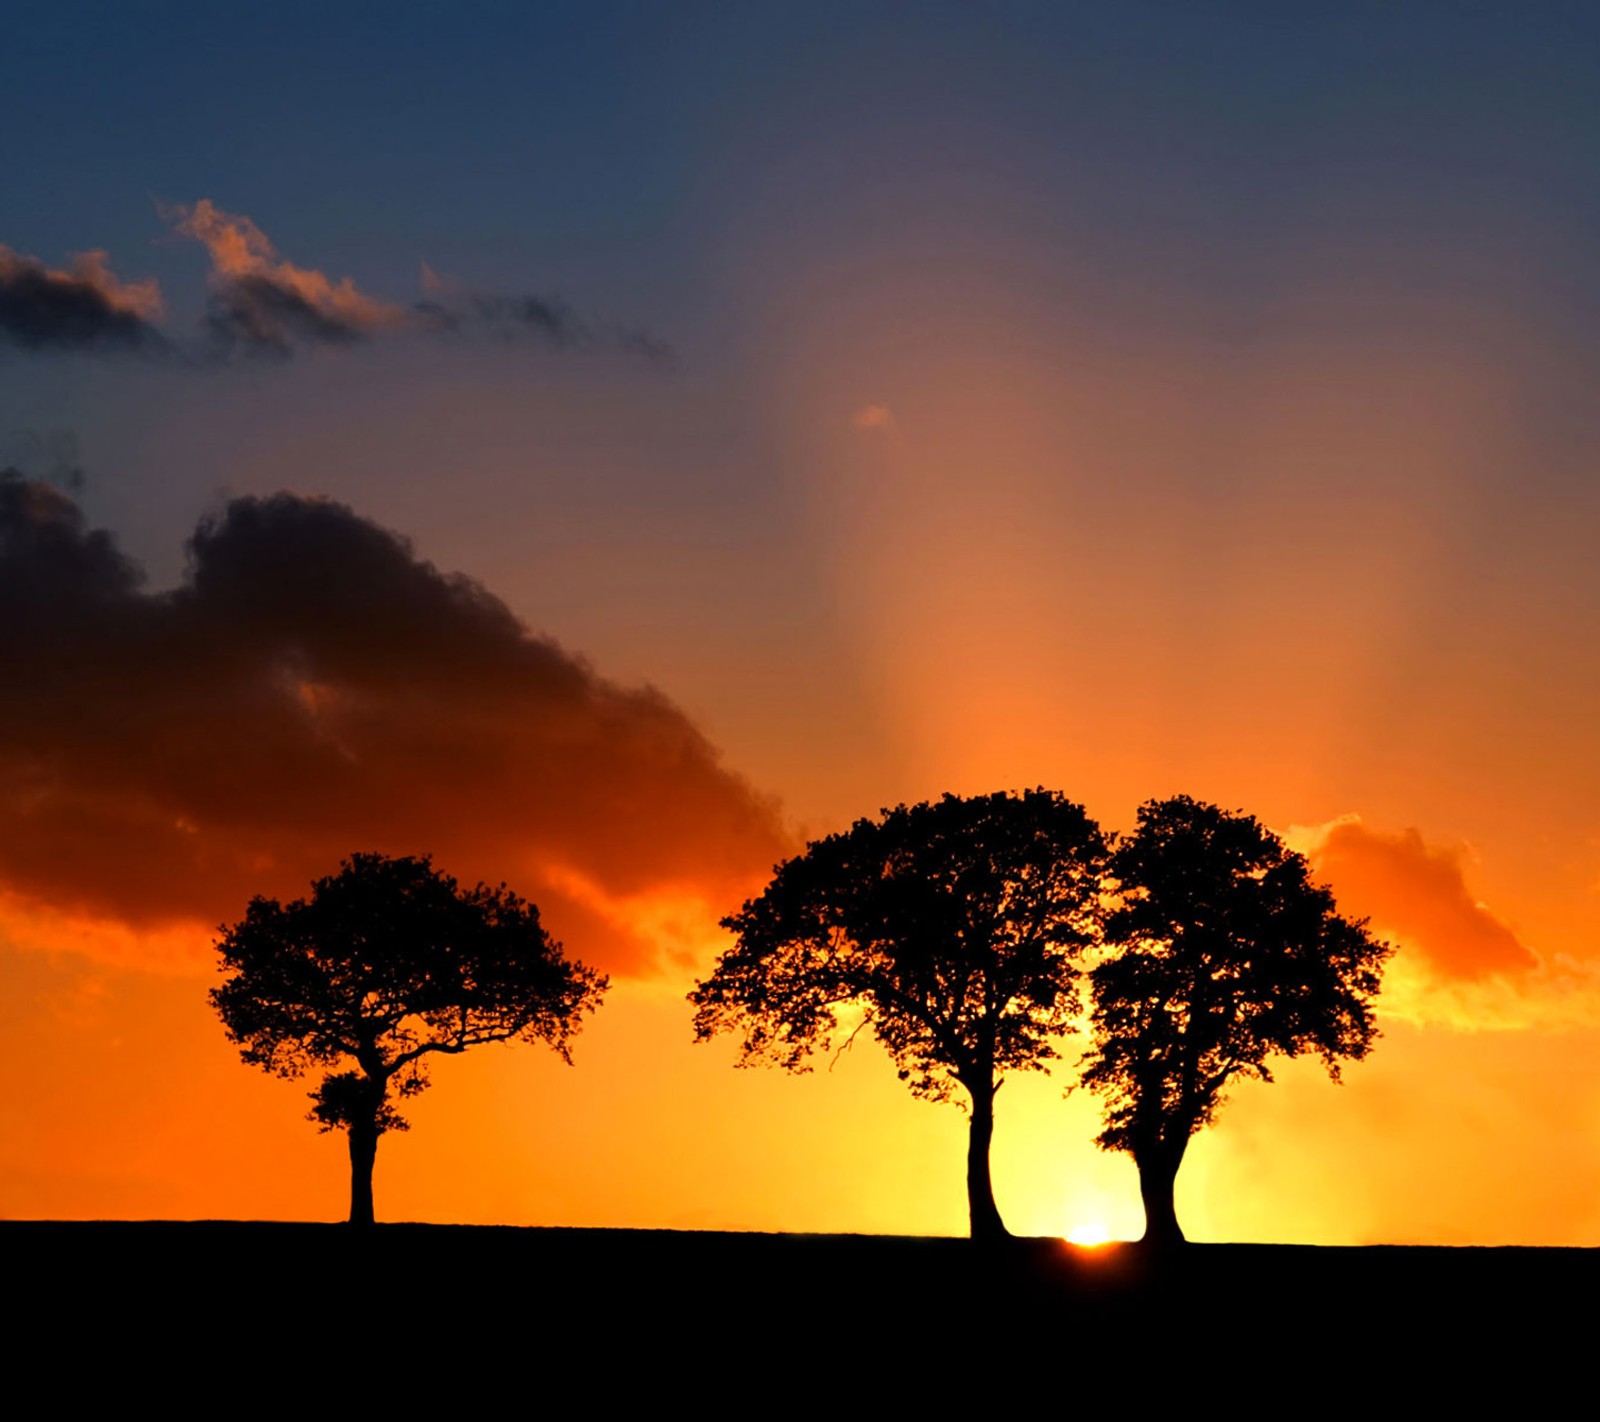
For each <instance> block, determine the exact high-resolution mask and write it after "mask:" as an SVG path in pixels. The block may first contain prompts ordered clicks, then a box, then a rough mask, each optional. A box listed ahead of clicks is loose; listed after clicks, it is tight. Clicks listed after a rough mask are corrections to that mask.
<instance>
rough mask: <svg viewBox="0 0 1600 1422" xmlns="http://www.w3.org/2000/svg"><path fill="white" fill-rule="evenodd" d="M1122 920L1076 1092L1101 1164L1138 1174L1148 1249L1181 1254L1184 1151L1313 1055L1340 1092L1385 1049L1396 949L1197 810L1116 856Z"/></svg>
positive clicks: (1165, 808) (1097, 995) (1269, 848)
mask: <svg viewBox="0 0 1600 1422" xmlns="http://www.w3.org/2000/svg"><path fill="white" fill-rule="evenodd" d="M1111 876H1112V880H1113V882H1115V883H1116V884H1117V885H1118V886H1119V888H1120V894H1121V905H1120V907H1118V908H1117V909H1116V910H1115V911H1114V912H1113V913H1112V914H1111V915H1110V917H1109V919H1108V921H1107V924H1106V931H1105V940H1106V942H1107V944H1108V945H1120V946H1121V948H1122V952H1121V953H1120V955H1118V956H1116V957H1112V958H1108V959H1107V960H1106V961H1104V962H1102V963H1100V964H1099V965H1098V966H1097V967H1096V968H1095V969H1094V970H1093V972H1092V973H1091V975H1090V983H1091V992H1092V999H1093V1027H1094V1033H1095V1043H1094V1048H1093V1050H1092V1052H1091V1054H1090V1055H1089V1057H1088V1058H1087V1059H1086V1061H1085V1062H1084V1064H1083V1067H1082V1073H1081V1079H1082V1081H1083V1083H1084V1084H1085V1085H1086V1086H1088V1087H1090V1088H1091V1089H1092V1090H1094V1091H1096V1092H1098V1093H1100V1094H1101V1095H1102V1096H1103V1097H1104V1098H1105V1106H1106V1127H1105V1130H1104V1131H1103V1132H1102V1133H1101V1135H1100V1136H1099V1138H1098V1144H1099V1145H1100V1146H1101V1148H1102V1149H1105V1150H1123V1151H1127V1152H1128V1153H1129V1154H1130V1155H1132V1156H1133V1160H1134V1164H1135V1165H1136V1166H1137V1167H1138V1170H1139V1191H1140V1195H1141V1196H1142V1198H1143V1201H1144V1210H1145V1238H1146V1239H1147V1240H1149V1241H1151V1242H1155V1243H1180V1242H1182V1240H1183V1231H1182V1229H1181V1228H1180V1227H1179V1225H1178V1217H1177V1212H1176V1210H1175V1209H1174V1207H1173V1186H1174V1183H1175V1181H1176V1179H1177V1174H1178V1167H1179V1166H1180V1165H1181V1164H1182V1163H1183V1155H1184V1151H1185V1150H1186V1149H1187V1148H1188V1145H1189V1139H1190V1137H1191V1136H1193V1135H1194V1133H1195V1132H1196V1131H1198V1130H1200V1129H1201V1127H1203V1126H1206V1125H1209V1124H1210V1123H1211V1121H1212V1120H1213V1119H1214V1118H1215V1116H1216V1113H1217V1110H1218V1108H1219V1107H1220V1106H1221V1104H1222V1102H1223V1099H1224V1097H1223V1091H1224V1088H1225V1087H1226V1086H1227V1085H1228V1083H1229V1082H1230V1081H1233V1080H1235V1079H1236V1078H1240V1077H1257V1078H1259V1079H1261V1080H1262V1081H1271V1080H1272V1074H1271V1072H1270V1070H1269V1069H1268V1066H1267V1059H1268V1058H1269V1057H1270V1056H1272V1055H1274V1054H1278V1055H1282V1056H1286V1057H1295V1056H1299V1055H1301V1054H1302V1053H1304V1052H1315V1053H1316V1054H1317V1055H1318V1056H1320V1057H1321V1058H1322V1060H1323V1062H1324V1063H1325V1065H1326V1066H1327V1069H1328V1074H1329V1076H1331V1077H1332V1078H1333V1079H1334V1080H1335V1081H1337V1080H1338V1079H1339V1066H1340V1062H1341V1061H1342V1060H1344V1059H1352V1060H1353V1059H1358V1058H1361V1057H1364V1056H1365V1055H1366V1054H1367V1051H1368V1050H1369V1048H1370V1047H1371V1046H1372V1043H1373V1041H1374V1040H1375V1038H1376V1037H1377V1035H1378V1031H1377V1027H1376V1025H1375V1023H1374V1021H1373V1016H1372V1001H1373V998H1374V997H1375V996H1376V994H1377V992H1378V987H1379V981H1380V973H1381V970H1382V967H1383V963H1384V960H1385V959H1386V958H1387V957H1388V956H1389V953H1390V951H1391V950H1390V948H1389V947H1388V945H1386V944H1383V943H1379V942H1376V941H1375V940H1374V939H1372V938H1371V937H1370V936H1369V935H1368V934H1367V932H1366V928H1365V924H1364V922H1351V921H1350V920H1348V919H1344V918H1341V917H1340V916H1339V915H1338V913H1336V912H1335V910H1334V902H1333V897H1332V895H1331V894H1329V892H1328V891H1327V890H1326V889H1324V888H1322V887H1320V886H1319V885H1317V884H1313V883H1312V882H1311V881H1310V878H1309V877H1308V872H1307V866H1306V862H1305V860H1304V859H1303V858H1302V857H1301V856H1300V855H1298V854H1295V853H1292V852H1291V851H1290V850H1288V849H1286V848H1285V847H1284V845H1283V844H1282V843H1281V842H1280V841H1279V840H1278V838H1277V837H1276V836H1275V835H1273V834H1272V833H1271V832H1270V831H1269V830H1267V829H1265V828H1263V826H1262V825H1261V824H1259V823H1258V822H1257V821H1256V820H1255V819H1253V818H1251V817H1250V816H1248V815H1245V814H1242V813H1241V814H1229V813H1227V812H1225V811H1223V810H1219V809H1218V808H1217V807H1216V806H1214V805H1206V804H1201V803H1199V802H1197V801H1195V800H1191V799H1189V798H1188V797H1186V796H1179V797H1177V798H1175V799H1171V800H1162V801H1154V800H1153V801H1151V802H1150V803H1148V804H1146V805H1145V806H1144V807H1143V808H1142V809H1141V810H1140V811H1139V823H1138V828H1137V830H1136V831H1135V832H1134V834H1133V835H1132V836H1131V837H1130V838H1128V839H1126V840H1124V841H1123V842H1122V843H1121V844H1120V845H1119V846H1118V847H1117V850H1116V852H1115V854H1114V855H1113V856H1112V861H1111Z"/></svg>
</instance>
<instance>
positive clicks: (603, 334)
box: [411, 262, 673, 363]
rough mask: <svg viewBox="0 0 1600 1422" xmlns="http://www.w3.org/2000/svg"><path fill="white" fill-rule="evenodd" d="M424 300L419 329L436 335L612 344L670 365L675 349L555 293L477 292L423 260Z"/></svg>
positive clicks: (569, 345)
mask: <svg viewBox="0 0 1600 1422" xmlns="http://www.w3.org/2000/svg"><path fill="white" fill-rule="evenodd" d="M420 285H421V288H422V293H423V300H421V301H418V302H416V303H415V304H414V305H413V306H412V308H411V313H412V319H413V322H414V324H415V326H416V328H417V329H419V330H421V331H422V332H424V333H425V334H427V335H432V336H487V337H489V338H491V339H494V340H499V341H516V340H526V339H531V340H535V341H539V342H542V343H544V344H546V345H550V346H554V347H555V348H557V349H558V350H577V349H580V348H585V347H594V348H600V347H610V348H612V349H614V350H618V351H622V352H624V353H625V354H628V355H633V356H638V357H641V358H642V359H644V360H648V361H653V362H656V363H670V362H671V361H672V359H673V352H672V348H671V347H670V346H668V345H667V344H666V342H664V341H662V340H660V339H658V338H657V337H655V336H653V335H651V334H650V333H649V332H648V331H644V330H640V329H639V328H638V327H633V326H615V325H596V324H594V323H592V322H590V321H586V320H585V319H584V318H583V317H581V316H580V315H579V314H578V313H577V312H576V311H574V310H573V309H572V307H571V306H569V305H568V304H567V303H566V302H564V301H562V300H561V299H560V298H558V297H553V296H532V295H522V296H508V295H506V294H504V293H502V292H492V291H474V290H472V289H470V288H468V287H465V286H463V285H462V284H460V283H459V282H455V281H451V280H450V279H448V278H446V277H442V276H440V275H439V274H438V273H437V272H436V271H434V269H433V268H432V267H430V266H429V265H428V264H427V263H426V262H424V263H422V270H421V281H420Z"/></svg>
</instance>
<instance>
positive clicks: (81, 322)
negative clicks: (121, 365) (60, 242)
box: [0, 244, 166, 352]
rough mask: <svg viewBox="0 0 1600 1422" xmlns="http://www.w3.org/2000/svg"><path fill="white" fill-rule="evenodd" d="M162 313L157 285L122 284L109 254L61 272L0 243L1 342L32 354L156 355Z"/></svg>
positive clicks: (88, 256)
mask: <svg viewBox="0 0 1600 1422" xmlns="http://www.w3.org/2000/svg"><path fill="white" fill-rule="evenodd" d="M160 315H161V290H160V287H159V286H158V285H157V284H156V282H155V281H154V280H149V281H141V282H124V281H119V280H118V278H117V277H116V276H115V274H114V273H113V272H112V271H111V268H110V266H109V265H108V264H107V260H106V254H105V253H104V252H83V253H80V254H79V255H78V256H75V257H74V258H73V259H72V262H71V264H70V266H69V267H68V268H67V269H66V270H65V271H58V270H54V269H52V268H50V267H47V266H45V264H44V263H43V262H41V261H39V260H38V259H37V258H34V257H24V256H22V255H21V254H20V253H17V252H13V251H12V250H11V248H9V247H7V246H5V245H4V244H0V338H3V339H6V340H9V341H11V342H12V343H14V344H16V345H19V346H22V347H24V348H25V349H27V350H63V351H143V352H152V351H156V350H159V349H162V348H164V346H165V344H166V342H165V340H164V338H163V337H162V335H161V333H160V331H158V330H157V329H156V327H155V326H154V325H153V324H152V323H153V322H154V321H155V320H156V319H157V318H158V317H159V316H160Z"/></svg>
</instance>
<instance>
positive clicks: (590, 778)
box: [0, 471, 788, 971]
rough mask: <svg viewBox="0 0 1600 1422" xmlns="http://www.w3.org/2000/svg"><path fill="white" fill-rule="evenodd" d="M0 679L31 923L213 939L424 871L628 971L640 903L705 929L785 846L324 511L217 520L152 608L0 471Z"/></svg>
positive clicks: (640, 954) (729, 797)
mask: <svg viewBox="0 0 1600 1422" xmlns="http://www.w3.org/2000/svg"><path fill="white" fill-rule="evenodd" d="M0 665H4V666H5V668H6V676H5V677H4V679H3V680H0V889H4V890H8V891H10V892H12V893H13V894H18V895H21V896H23V897H24V898H25V899H27V900H30V901H32V902H35V903H37V904H42V905H44V906H46V907H49V908H52V909H56V910H61V911H66V912H78V913H87V914H89V915H93V916H98V917H101V918H109V919H115V920H118V921H121V922H125V923H132V924H143V925H151V926H153V925H158V924H161V923H163V922H168V921H174V920H182V919H198V920H200V921H202V922H205V923H217V922H221V921H223V920H225V919H231V918H234V917H237V916H238V915H239V913H240V912H242V910H243V908H244V905H245V903H246V902H247V900H248V899H249V897H250V896H251V895H252V894H255V893H270V894H277V895H282V894H297V893H300V892H303V891H304V889H305V887H306V885H307V884H308V883H309V881H310V879H311V878H313V877H315V876H317V875H320V874H323V873H327V872H329V871H330V870H331V869H332V868H334V867H335V866H336V865H337V863H338V860H339V859H340V858H341V857H342V856H344V855H348V854H349V853H351V852H352V851H355V850H368V849H376V850H382V851H387V852H396V853H398V852H417V851H430V852H432V853H434V854H435V856H436V857H437V859H438V861H439V863H440V865H441V867H444V868H447V869H449V870H450V871H451V872H452V873H455V874H457V875H458V876H459V877H462V878H465V879H469V880H471V879H476V878H480V877H481V878H486V879H492V880H499V879H505V880H506V881H508V882H509V883H510V884H511V885H512V887H514V888H517V889H519V890H520V891H522V892H524V893H526V894H528V895H529V896H530V897H532V898H534V899H535V900H536V901H537V902H539V903H540V905H541V907H543V908H545V910H546V914H547V917H548V918H549V920H550V926H551V928H552V930H553V931H554V932H555V933H556V934H557V935H558V936H564V937H566V938H567V939H568V941H569V942H570V943H571V944H572V945H573V946H574V947H576V948H578V949H579V950H580V951H583V952H584V953H586V954H587V955H589V956H591V957H592V958H594V959H595V960H596V961H599V962H601V963H602V964H603V965H606V966H609V967H612V968H616V969H620V970H622V971H631V970H637V971H646V970H649V969H650V968H651V967H653V966H654V965H655V961H656V950H655V949H654V948H651V947H648V946H646V944H645V941H644V940H643V939H642V938H640V937H639V936H638V935H637V934H634V933H631V932H630V925H631V924H633V920H634V919H636V918H639V919H642V918H644V917H648V916H649V913H648V906H649V904H650V903H651V902H653V901H660V902H665V901H669V900H678V899H682V900H685V901H688V900H693V899H695V898H700V899H704V900H705V901H706V902H708V903H709V904H711V905H712V906H713V909H714V911H718V912H720V911H726V910H727V909H728V908H729V907H731V906H732V905H734V904H736V903H737V902H738V900H739V898H740V897H741V896H742V895H744V894H745V893H747V892H750V891H752V890H753V888H754V887H755V886H756V885H757V884H758V882H759V880H760V878H761V877H762V876H763V875H764V874H765V873H766V871H767V870H768V869H769V868H770V866H771V864H772V863H773V862H774V861H775V860H776V859H777V858H779V857H781V856H782V854H783V853H784V852H785V851H786V849H787V847H788V846H787V844H786V841H785V838H784V835H783V833H782V830H781V828H780V826H779V823H778V820H777V817H776V814H775V811H774V809H773V807H772V805H771V804H770V803H768V802H767V801H766V800H764V799H763V798H762V797H760V796H758V795H757V794H755V793H754V792H753V791H752V790H751V789H750V787H749V786H748V785H746V784H745V783H744V782H743V781H742V780H741V779H739V778H738V777H737V776H735V775H733V774H732V773H730V772H729V771H728V770H727V769H725V768H724V767H723V766H722V765H721V763H720V761H719V758H718V755H717V752H716V750H715V748H714V747H713V746H712V745H711V744H710V743H709V742H708V741H707V740H706V738H705V736H704V735H703V734H702V733H701V732H700V731H699V730H698V729H697V728H696V727H695V726H694V725H693V724H692V723H691V722H690V721H689V720H688V719H687V718H686V717H685V716H684V714H683V713H682V712H681V711H680V710H678V709H677V708H676V707H675V706H674V705H673V704H672V703H671V702H670V701H668V700H667V699H666V698H665V697H664V696H662V695H661V694H660V693H659V692H657V691H654V690H653V689H650V688H639V689H632V688H624V687H619V686H617V685H615V684H613V683H611V682H609V681H606V680H605V679H603V678H602V677H600V676H599V675H598V674H597V673H596V672H595V671H594V670H593V669H592V668H591V667H590V666H589V665H588V664H587V663H586V662H585V661H584V660H583V659H582V658H580V657H577V656H575V655H573V654H572V653H570V652H568V651H566V650H564V649H563V648H561V647H560V646H558V645H557V644H556V643H554V642H552V641H549V640H548V639H545V638H543V637H539V636H535V635H533V634H531V633H530V632H529V631H528V630H527V629H526V628H525V627H524V626H523V625H522V624H521V623H520V622H519V621H518V619H517V618H516V617H515V616H514V615H513V614H512V612H511V611H510V610H509V609H508V608H507V607H506V605H505V604H504V603H502V602H500V601H499V600H498V599H497V598H495V597H494V596H493V595H492V594H491V593H489V592H488V591H487V590H486V589H485V588H483V587H482V586H481V585H479V584H478V583H475V582H473V581H472V580H471V579H468V578H465V577H462V576H460V575H448V574H445V573H441V572H440V571H439V570H438V569H437V568H435V567H434V566H433V565H432V564H430V563H427V562H424V561H422V560H421V559H419V558H418V557H417V556H416V555H415V554H414V553H413V551H412V549H411V547H410V545H409V544H408V543H407V542H406V541H405V540H404V539H402V538H400V537H398V536H397V535H395V534H393V533H391V532H389V531H388V530H386V529H383V528H380V527H378V526H377V525H375V524H373V523H370V522H368V521H366V520H365V519H362V518H360V517H358V516H357V515H356V514H354V513H353V512H351V510H349V509H348V508H345V507H344V506H342V505H340V504H336V503H331V502H327V501H323V500H316V499H307V498H301V497H298V496H295V495H291V494H277V495H274V496H272V497H270V498H264V499H240V500H235V501H234V502H232V503H230V504H229V505H227V507H226V508H224V509H223V510H222V511H221V512H220V513H219V514H217V515H216V516H215V517H213V518H210V519H208V520H206V521H205V522H203V523H202V524H201V525H200V527H199V528H198V529H197V530H196V532H195V534H194V537H193V539H192V541H191V543H190V567H189V572H188V574H187V577H186V579H185V581H184V583H183V584H182V585H181V586H180V587H178V588H176V589H174V590H171V591H168V592H158V593H152V592H149V591H148V590H146V588H145V587H144V584H143V574H142V571H141V570H140V569H139V568H138V567H137V566H136V565H135V564H134V563H133V562H131V561H130V560H129V559H128V558H127V557H126V556H125V555H124V554H123V553H122V552H121V551H120V549H119V548H118V547H117V545H116V543H115V541H114V540H113V539H112V537H111V536H110V535H109V534H107V533H106V532H104V531H101V530H93V529H90V528H88V527H86V525H85V523H84V520H83V517H82V515H81V513H80V512H79V510H78V508H77V507H76V505H75V504H74V503H73V501H72V500H71V499H70V498H69V497H67V496H66V495H65V494H63V493H61V492H60V491H58V490H56V489H53V488H51V487H49V486H48V485H44V484H40V483H35V482H30V481H28V480H26V479H23V478H21V477H20V476H18V475H17V474H16V473H15V471H7V472H6V473H4V474H0ZM708 921H709V920H708ZM633 926H637V925H636V924H634V925H633Z"/></svg>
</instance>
